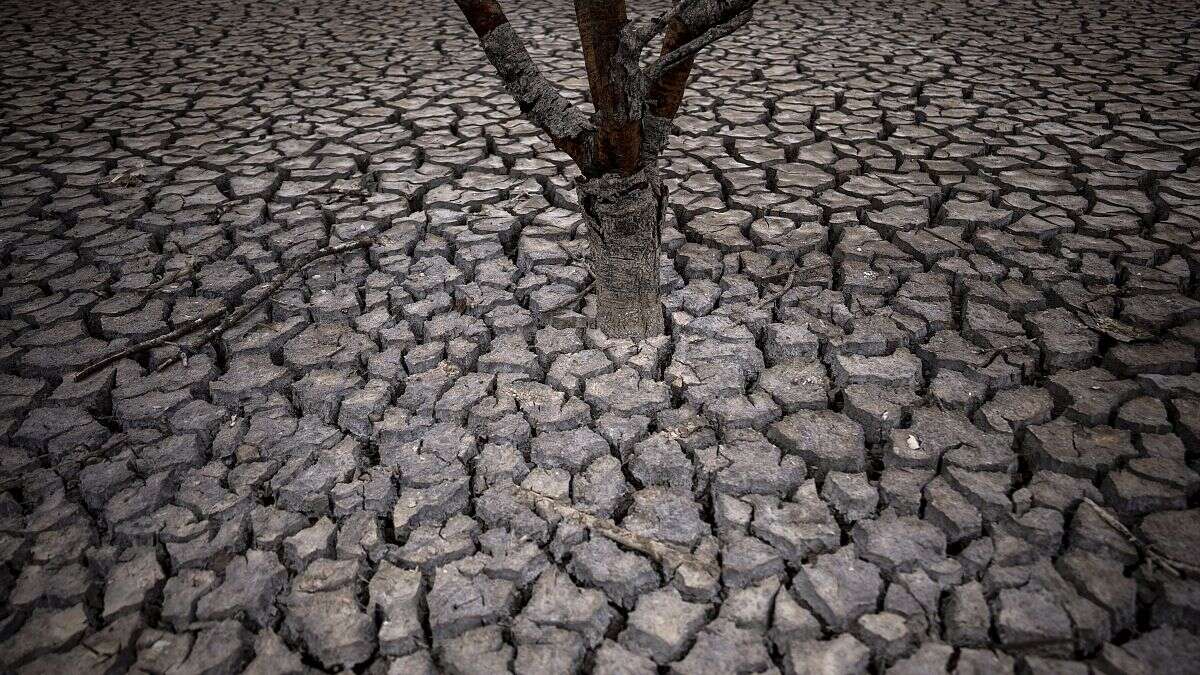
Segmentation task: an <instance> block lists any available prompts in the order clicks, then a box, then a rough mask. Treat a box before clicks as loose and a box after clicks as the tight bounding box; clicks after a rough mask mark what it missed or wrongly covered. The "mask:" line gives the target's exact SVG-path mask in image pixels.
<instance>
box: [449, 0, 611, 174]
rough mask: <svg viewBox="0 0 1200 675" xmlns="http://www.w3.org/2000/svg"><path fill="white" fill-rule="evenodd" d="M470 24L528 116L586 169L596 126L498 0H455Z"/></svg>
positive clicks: (556, 145) (489, 59) (502, 79)
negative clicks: (541, 64)
mask: <svg viewBox="0 0 1200 675" xmlns="http://www.w3.org/2000/svg"><path fill="white" fill-rule="evenodd" d="M455 2H456V3H457V4H458V7H459V9H461V10H462V13H463V15H464V16H466V18H467V22H468V23H469V24H471V28H472V29H473V30H474V31H475V34H476V35H477V36H479V42H480V44H481V45H482V46H483V52H484V54H485V55H486V56H487V58H488V61H490V62H491V64H492V65H493V66H494V67H495V68H496V72H497V73H498V74H499V75H500V80H501V82H502V83H503V84H504V88H505V89H506V90H507V91H508V93H509V94H511V95H512V97H513V98H514V99H516V101H517V105H518V106H519V107H520V108H521V112H522V113H524V114H525V117H526V118H527V119H528V120H529V121H530V122H532V123H533V124H534V125H536V126H537V127H538V128H539V129H541V130H542V131H543V132H545V133H546V135H548V136H549V137H550V140H551V141H552V142H553V143H554V145H555V147H557V148H558V149H559V150H562V151H563V152H565V153H567V154H568V155H570V157H571V159H573V160H574V161H575V163H576V164H578V165H579V166H580V168H581V169H587V168H589V167H590V166H591V164H592V154H593V151H592V147H591V146H592V144H593V136H594V127H593V126H592V123H591V122H590V121H589V120H588V118H587V115H584V114H583V113H582V112H581V111H580V110H579V109H578V108H576V107H575V106H574V105H571V103H570V102H569V101H567V100H566V99H565V98H563V97H562V95H561V94H559V93H558V90H557V89H556V88H555V87H554V85H553V84H551V83H550V81H549V80H547V79H546V78H545V76H543V75H542V73H541V71H540V70H538V67H537V65H536V64H535V63H534V62H533V59H532V58H530V56H529V52H528V51H527V50H526V49H525V45H524V43H523V42H522V41H521V38H520V36H519V35H517V32H516V30H515V29H514V28H513V27H512V24H510V23H509V22H508V18H507V17H506V16H505V15H504V10H503V9H501V7H500V3H498V2H496V0H455Z"/></svg>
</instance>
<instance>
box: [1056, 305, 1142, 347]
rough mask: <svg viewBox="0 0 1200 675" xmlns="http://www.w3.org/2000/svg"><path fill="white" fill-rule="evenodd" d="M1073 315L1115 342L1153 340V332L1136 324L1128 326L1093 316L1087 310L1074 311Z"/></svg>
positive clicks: (1110, 319) (1114, 320) (1107, 318)
mask: <svg viewBox="0 0 1200 675" xmlns="http://www.w3.org/2000/svg"><path fill="white" fill-rule="evenodd" d="M1075 316H1076V317H1077V318H1078V319H1079V320H1080V321H1082V322H1083V324H1084V325H1085V326H1087V327H1088V328H1091V329H1092V330H1094V331H1096V332H1098V333H1103V334H1105V335H1107V336H1108V337H1110V338H1112V339H1114V340H1116V341H1117V342H1143V341H1145V340H1153V339H1154V334H1153V333H1150V332H1148V331H1144V330H1142V329H1141V328H1138V327H1137V326H1130V325H1129V324H1127V323H1122V322H1120V321H1117V320H1116V319H1113V318H1111V317H1107V316H1094V315H1091V314H1088V313H1087V312H1075Z"/></svg>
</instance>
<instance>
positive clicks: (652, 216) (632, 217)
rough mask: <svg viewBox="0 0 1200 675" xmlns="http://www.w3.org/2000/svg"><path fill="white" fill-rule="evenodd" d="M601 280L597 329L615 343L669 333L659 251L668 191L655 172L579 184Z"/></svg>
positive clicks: (595, 270)
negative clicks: (661, 290)
mask: <svg viewBox="0 0 1200 675" xmlns="http://www.w3.org/2000/svg"><path fill="white" fill-rule="evenodd" d="M575 185H576V190H577V192H578V194H579V204H580V206H581V207H582V208H583V217H584V221H585V222H586V223H587V226H588V247H589V249H590V251H591V259H592V276H593V277H595V279H596V301H597V304H596V327H597V328H599V329H600V330H601V331H603V332H604V334H605V335H607V336H609V337H614V338H635V339H636V338H642V337H647V336H651V335H659V334H661V333H662V332H663V330H664V327H665V326H664V323H663V312H662V305H661V303H660V302H659V297H658V249H659V241H660V238H661V228H662V218H663V211H664V209H665V208H666V204H667V190H666V187H665V186H664V185H663V183H662V180H661V179H660V178H659V176H658V173H657V171H656V170H655V169H654V167H645V168H644V169H642V170H641V171H639V172H638V173H636V174H634V175H632V176H620V175H617V174H609V175H605V176H601V177H599V178H590V179H587V178H581V179H580V180H578V181H576V183H575Z"/></svg>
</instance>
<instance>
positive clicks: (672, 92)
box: [455, 0, 757, 339]
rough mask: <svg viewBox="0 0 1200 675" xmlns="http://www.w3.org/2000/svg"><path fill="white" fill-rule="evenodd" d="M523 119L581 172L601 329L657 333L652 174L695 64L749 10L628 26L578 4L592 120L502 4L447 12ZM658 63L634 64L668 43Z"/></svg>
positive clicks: (675, 9) (738, 0)
mask: <svg viewBox="0 0 1200 675" xmlns="http://www.w3.org/2000/svg"><path fill="white" fill-rule="evenodd" d="M455 2H456V3H457V4H458V6H459V8H460V9H461V10H462V12H463V14H464V15H465V16H466V17H467V21H468V22H469V23H470V24H471V27H472V28H473V29H474V30H475V34H476V35H478V36H479V40H480V43H481V44H482V45H483V49H484V52H485V53H486V54H487V57H488V60H489V61H491V62H492V65H493V66H495V67H496V72H497V73H498V74H499V75H500V79H501V80H502V81H503V82H504V86H505V87H506V88H507V89H508V91H509V93H511V94H512V96H513V98H515V99H516V100H517V103H518V104H519V105H520V107H521V112H522V113H524V115H525V117H526V118H528V119H529V120H530V121H532V122H533V123H534V124H536V125H537V126H538V127H540V128H541V129H542V131H544V132H545V133H546V134H547V135H548V136H549V137H550V139H551V140H552V141H553V142H554V144H555V146H557V147H558V148H559V149H560V150H562V151H563V152H566V153H567V154H568V155H570V156H571V159H573V160H574V161H575V163H576V164H577V165H578V166H579V169H580V171H582V172H583V176H582V177H580V178H578V179H577V180H576V183H575V185H576V192H577V193H578V195H579V204H580V206H581V207H582V210H583V216H584V221H585V222H586V223H587V226H588V244H589V248H590V252H591V261H592V276H593V278H594V280H595V281H594V283H595V286H596V291H597V303H596V306H597V309H596V324H597V328H599V329H600V330H602V331H604V333H605V334H606V335H608V336H610V337H618V338H634V339H640V338H645V337H650V336H653V335H659V334H661V333H662V332H663V331H664V329H665V325H664V321H663V314H662V305H661V303H660V302H659V295H658V251H659V242H660V240H661V238H662V219H663V213H664V211H665V209H666V201H667V190H666V188H665V187H664V185H663V183H662V180H661V179H660V178H659V176H658V173H657V170H656V168H655V162H656V161H657V159H658V156H659V154H660V153H661V152H662V150H663V148H664V147H665V146H666V144H667V138H668V137H669V136H670V133H671V128H672V126H671V120H672V119H673V118H674V117H675V114H676V113H677V112H678V110H679V105H680V101H681V100H682V99H683V92H684V89H685V88H686V87H687V80H688V76H689V75H690V74H691V69H692V63H693V61H694V58H695V55H696V54H697V53H698V52H699V51H700V50H702V49H704V48H705V47H706V46H708V45H710V44H712V43H713V42H716V41H717V40H719V39H721V38H722V37H725V36H726V35H729V34H730V33H732V32H733V31H734V30H736V29H737V28H738V27H740V26H742V25H744V24H745V23H746V22H747V21H749V20H750V17H751V14H752V9H753V6H754V4H755V3H756V2H757V0H678V1H677V2H676V3H674V5H673V6H672V8H671V9H670V10H669V11H667V12H666V13H664V14H662V15H661V16H659V17H657V18H654V19H651V20H648V21H647V20H643V21H638V22H631V21H629V20H628V16H627V14H626V11H625V0H574V5H575V17H576V22H577V23H578V26H579V39H580V42H581V44H582V47H583V56H584V65H585V66H586V67H587V74H588V85H589V88H590V90H591V98H592V103H593V104H594V106H595V113H594V114H593V115H591V116H590V117H589V116H587V115H585V114H584V113H583V112H582V111H580V110H579V109H578V108H577V107H576V106H574V105H572V104H571V103H570V102H568V101H567V100H566V99H565V98H563V96H562V95H561V94H559V93H558V90H557V89H556V88H555V87H554V85H553V84H551V83H550V81H549V80H547V79H546V78H545V77H543V76H542V74H541V72H540V71H539V70H538V68H537V65H536V64H535V63H534V62H533V59H532V58H530V56H529V53H528V51H527V50H526V49H525V46H524V44H523V43H522V41H521V39H520V37H519V36H518V35H517V33H516V31H515V30H513V28H512V26H511V25H510V24H509V23H508V19H507V18H506V17H505V16H504V11H503V10H502V9H501V8H500V3H499V1H498V0H455ZM664 31H665V35H664V36H663V47H662V54H661V56H659V58H658V59H657V60H655V61H654V63H652V64H651V65H650V66H648V67H646V68H642V67H641V66H640V63H639V56H640V54H641V53H642V51H643V50H644V49H645V48H646V46H647V45H648V44H649V43H650V41H651V40H653V39H654V38H655V37H656V36H658V35H659V34H662V33H664Z"/></svg>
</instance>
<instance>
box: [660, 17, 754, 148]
mask: <svg viewBox="0 0 1200 675" xmlns="http://www.w3.org/2000/svg"><path fill="white" fill-rule="evenodd" d="M755 2H756V0H680V2H679V3H678V4H676V5H675V6H674V7H673V8H672V9H671V11H670V12H668V13H667V14H666V15H664V16H663V18H662V20H663V21H664V22H665V24H666V31H667V33H666V36H665V37H664V38H663V46H662V56H663V57H666V56H669V55H671V53H672V52H676V51H677V50H679V49H680V48H682V47H684V46H685V45H688V44H690V43H692V41H694V40H696V39H698V38H701V37H702V36H703V35H704V34H705V33H707V32H708V31H709V30H711V29H713V28H716V27H718V26H720V25H722V24H727V23H729V22H730V21H731V20H734V19H735V18H736V17H737V16H738V15H740V14H742V13H743V12H746V11H748V10H750V9H751V8H752V7H754V3H755ZM747 19H748V17H747ZM726 34H727V33H726ZM713 39H714V40H715V39H717V38H713ZM705 44H707V43H701V44H700V45H699V48H697V49H696V50H694V51H692V52H691V53H681V54H680V57H681V58H679V59H678V60H673V62H672V63H671V65H665V63H664V65H663V67H662V68H661V69H660V71H659V72H658V74H657V76H656V77H653V78H648V79H649V80H650V102H651V104H650V110H649V115H650V116H653V117H658V118H662V120H663V121H662V122H660V125H665V124H668V123H670V121H671V120H672V119H674V118H675V113H677V112H678V111H679V104H680V102H681V101H682V100H683V90H684V89H685V88H686V87H687V81H688V76H689V75H691V72H692V61H693V58H694V57H695V54H696V52H697V51H699V49H700V48H703V47H704V45H705ZM660 61H661V58H660Z"/></svg>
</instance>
